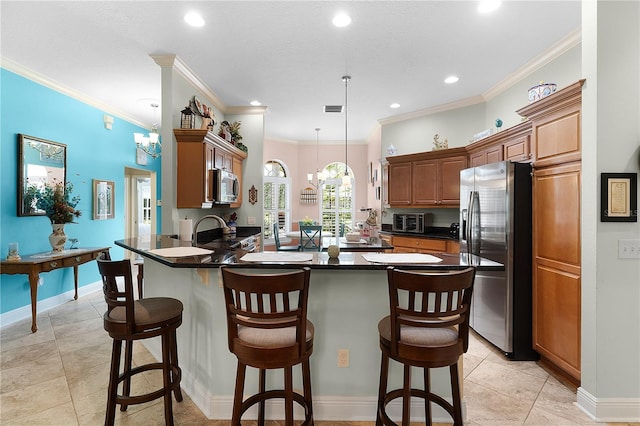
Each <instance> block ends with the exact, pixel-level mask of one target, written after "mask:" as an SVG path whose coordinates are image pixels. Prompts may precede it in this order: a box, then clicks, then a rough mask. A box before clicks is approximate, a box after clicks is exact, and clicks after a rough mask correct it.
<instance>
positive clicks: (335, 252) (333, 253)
mask: <svg viewBox="0 0 640 426" xmlns="http://www.w3.org/2000/svg"><path fill="white" fill-rule="evenodd" d="M327 253H328V254H329V258H331V259H337V258H338V256H340V246H336V245H330V246H329V247H328V248H327Z"/></svg>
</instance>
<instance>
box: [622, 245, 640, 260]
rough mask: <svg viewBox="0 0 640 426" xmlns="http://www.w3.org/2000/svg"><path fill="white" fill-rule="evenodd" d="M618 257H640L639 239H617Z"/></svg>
mask: <svg viewBox="0 0 640 426" xmlns="http://www.w3.org/2000/svg"><path fill="white" fill-rule="evenodd" d="M618 259H640V240H618Z"/></svg>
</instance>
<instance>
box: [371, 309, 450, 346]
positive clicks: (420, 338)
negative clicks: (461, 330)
mask: <svg viewBox="0 0 640 426" xmlns="http://www.w3.org/2000/svg"><path fill="white" fill-rule="evenodd" d="M378 332H379V333H380V337H381V338H383V339H384V340H386V341H390V340H391V317H389V316H386V317H384V318H383V319H382V320H380V322H379V323H378ZM400 341H401V342H402V343H404V344H408V345H415V346H425V347H440V346H449V345H453V344H455V343H456V342H457V341H458V330H457V329H456V328H455V327H447V328H426V327H410V326H405V325H401V326H400Z"/></svg>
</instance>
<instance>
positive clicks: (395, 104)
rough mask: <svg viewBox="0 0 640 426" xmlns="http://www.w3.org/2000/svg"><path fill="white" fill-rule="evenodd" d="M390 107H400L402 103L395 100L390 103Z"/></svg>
mask: <svg viewBox="0 0 640 426" xmlns="http://www.w3.org/2000/svg"><path fill="white" fill-rule="evenodd" d="M389 108H400V104H399V103H397V102H394V103H392V104H391V105H389Z"/></svg>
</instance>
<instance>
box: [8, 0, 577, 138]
mask: <svg viewBox="0 0 640 426" xmlns="http://www.w3.org/2000/svg"><path fill="white" fill-rule="evenodd" d="M477 4H478V2H477V1H343V2H333V1H206V2H205V1H84V2H80V1H40V2H32V1H7V0H2V1H1V3H0V8H1V9H0V16H1V24H2V28H1V39H0V41H1V45H0V48H1V49H0V53H1V55H2V58H3V60H4V61H5V62H4V63H17V64H19V65H20V66H22V67H25V68H26V69H28V70H30V71H33V72H35V73H38V74H41V75H43V76H45V77H46V78H48V79H50V80H53V81H55V82H57V83H58V84H60V85H61V86H63V87H66V88H69V89H71V90H73V91H75V92H77V93H80V94H82V95H83V96H86V97H87V98H89V99H92V100H93V101H94V102H95V103H97V104H98V105H103V106H104V109H105V110H106V109H108V110H109V112H111V113H113V114H117V115H120V116H122V117H126V118H130V119H133V120H134V121H137V122H139V123H142V124H144V125H146V126H150V125H151V123H152V121H153V120H154V112H153V108H151V107H150V104H151V102H153V100H156V101H158V100H159V99H160V68H159V66H158V65H156V63H155V62H154V61H153V59H151V57H150V55H151V54H176V55H177V56H178V57H179V58H180V59H181V61H182V62H183V63H185V64H186V65H187V66H188V67H189V68H190V69H191V70H192V71H193V72H194V73H195V74H196V75H197V76H198V77H199V78H200V79H201V80H202V81H203V82H205V84H206V85H208V86H209V88H210V89H211V90H212V91H213V92H214V93H215V94H216V95H217V96H218V97H219V99H221V100H222V102H223V103H224V104H225V105H226V106H248V105H249V102H250V101H251V100H254V99H257V100H259V101H261V102H262V104H263V105H264V106H266V107H267V113H266V120H265V122H266V124H265V126H266V128H265V132H266V136H268V137H271V138H277V139H285V140H296V141H315V139H316V132H315V130H314V129H315V128H316V127H320V128H321V129H322V130H321V131H320V139H321V140H344V117H343V116H342V114H331V115H328V114H325V113H323V111H322V107H323V106H324V105H327V104H330V105H341V104H343V103H344V83H343V82H342V80H341V77H342V76H343V75H345V74H349V75H351V76H352V79H351V82H350V83H349V96H348V104H349V108H348V122H349V139H350V140H351V139H358V140H362V139H364V138H365V137H366V136H367V135H368V134H369V133H370V132H371V131H372V130H373V129H374V128H375V123H376V121H377V120H380V119H384V118H388V117H391V116H397V115H403V114H409V113H411V112H415V111H419V110H423V109H428V108H434V107H437V106H439V105H443V104H448V103H451V102H459V101H462V100H465V99H468V98H473V97H477V96H482V95H483V94H486V93H487V92H488V91H491V90H492V88H495V87H496V86H497V85H499V84H500V82H501V81H503V80H505V79H506V78H508V77H509V76H510V75H512V74H513V73H514V72H516V71H517V70H518V69H519V68H521V67H523V66H525V65H526V64H527V63H528V62H529V61H531V60H532V59H533V58H535V57H537V56H539V55H541V54H543V53H545V52H546V51H547V50H548V49H549V48H551V47H552V46H553V45H554V44H556V43H557V42H558V41H559V40H561V39H563V38H564V37H566V36H568V35H569V34H571V33H573V32H575V31H576V30H578V29H579V27H580V20H581V17H580V13H581V6H580V2H579V1H576V0H573V1H503V3H502V7H501V8H500V9H498V10H497V11H496V12H494V13H492V14H490V15H481V14H479V13H478V12H477V10H476V8H477ZM192 10H194V11H198V12H200V13H201V14H202V15H203V17H204V19H205V21H206V24H205V26H204V27H202V28H193V27H189V26H187V25H186V24H185V23H184V21H183V16H184V14H185V13H186V12H188V11H192ZM338 11H345V12H347V13H348V14H349V15H350V16H351V17H352V19H353V21H352V23H351V25H350V26H349V27H346V28H335V27H333V25H332V24H331V19H332V17H333V16H334V14H335V13H336V12H338ZM7 60H9V61H7ZM450 74H456V75H458V76H459V77H460V81H459V82H458V83H456V84H453V85H446V84H444V83H443V80H444V79H445V77H447V76H448V75H450ZM533 83H535V82H533ZM187 101H188V100H187V99H185V105H186V104H187ZM393 102H397V103H399V104H400V105H401V107H400V108H398V109H390V108H389V105H390V104H391V103H393ZM37 108H38V107H37V105H34V110H37ZM156 115H157V117H158V119H159V114H158V113H156Z"/></svg>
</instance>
